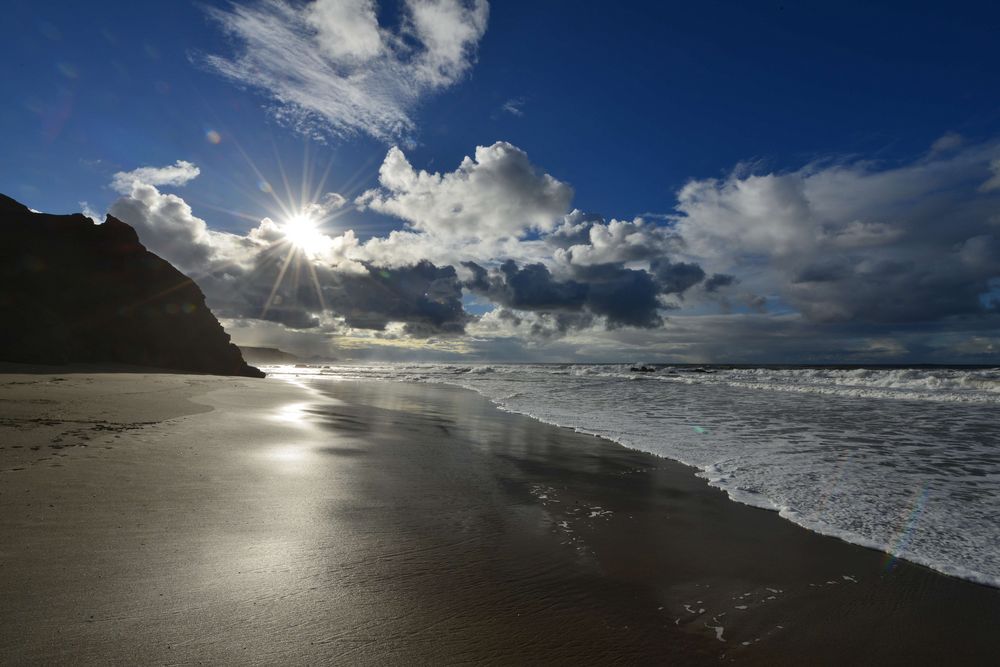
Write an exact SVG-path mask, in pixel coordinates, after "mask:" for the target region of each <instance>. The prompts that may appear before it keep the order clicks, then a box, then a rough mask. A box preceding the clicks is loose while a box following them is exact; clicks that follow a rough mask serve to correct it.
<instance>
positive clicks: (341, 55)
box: [205, 0, 489, 141]
mask: <svg viewBox="0 0 1000 667" xmlns="http://www.w3.org/2000/svg"><path fill="white" fill-rule="evenodd" d="M207 11H208V13H209V15H210V16H212V17H213V18H214V19H215V20H216V21H217V22H218V23H219V24H220V25H221V26H222V27H223V29H224V30H225V31H226V32H227V33H229V34H230V35H231V36H232V37H234V38H235V39H236V40H237V41H238V42H239V44H240V46H239V49H238V51H237V53H236V55H235V56H233V57H231V58H227V57H224V56H220V55H208V56H206V57H205V62H206V63H207V64H208V66H209V67H210V68H212V69H213V70H215V71H216V72H218V73H220V74H222V75H223V76H225V77H227V78H229V79H231V80H233V81H235V82H237V83H239V84H242V85H245V86H248V87H250V88H255V89H258V90H261V91H263V92H264V93H265V94H267V95H268V97H269V98H270V99H271V101H272V103H273V107H272V111H273V112H274V114H275V116H276V117H277V118H278V119H279V120H280V121H282V122H286V123H288V124H290V125H291V126H293V127H295V128H296V129H298V130H299V131H302V132H304V133H307V134H311V135H318V136H322V135H325V134H330V133H332V134H334V135H338V136H345V135H353V134H356V133H359V132H363V133H367V134H370V135H372V136H374V137H376V138H379V139H383V140H387V141H388V140H391V139H394V138H399V137H402V136H404V135H405V134H407V133H409V132H412V131H413V129H414V122H413V119H412V117H411V113H412V110H413V108H414V107H415V105H416V104H417V103H418V102H419V101H420V99H421V98H422V97H424V96H425V95H426V94H427V93H429V92H431V91H434V90H437V89H441V88H444V87H447V86H450V85H452V84H454V83H455V82H456V81H458V80H459V79H461V78H462V77H463V76H464V75H465V73H466V72H467V71H468V69H469V68H470V67H471V66H472V63H473V62H474V59H475V52H476V47H477V45H478V43H479V40H480V39H481V38H482V36H483V34H484V33H485V31H486V22H487V18H488V16H489V5H488V3H487V2H486V0H474V1H473V2H472V3H471V5H470V4H468V3H466V2H462V1H461V0H405V7H404V11H403V16H402V17H401V21H400V27H399V28H398V29H397V30H396V31H395V32H393V31H390V30H389V29H388V28H385V27H383V26H380V25H379V24H378V19H377V14H376V6H375V3H374V2H373V1H372V0H347V1H345V0H315V2H311V3H308V4H305V5H299V4H290V3H288V2H285V1H284V0H270V1H268V2H263V1H262V2H257V3H255V4H253V5H250V6H233V7H232V8H231V9H230V10H224V9H218V8H210V9H208V10H207Z"/></svg>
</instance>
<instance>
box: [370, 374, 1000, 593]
mask: <svg viewBox="0 0 1000 667" xmlns="http://www.w3.org/2000/svg"><path fill="white" fill-rule="evenodd" d="M371 381H372V382H381V381H385V382H409V383H412V384H418V385H419V384H424V383H420V382H414V381H409V380H406V381H399V380H371ZM439 384H444V385H447V386H451V387H457V388H460V389H463V390H467V391H472V392H474V393H476V394H477V395H478V396H481V397H482V398H484V399H485V400H487V401H489V402H490V404H492V405H493V406H494V407H496V408H497V409H498V410H500V411H502V412H507V413H510V414H513V415H518V416H521V417H527V418H528V419H533V420H535V421H537V422H540V423H542V424H546V425H549V426H554V427H556V428H562V429H566V430H569V431H572V432H574V433H578V434H581V435H585V436H589V437H594V438H600V439H601V440H605V441H607V442H609V443H611V444H614V445H616V446H618V447H624V448H625V449H628V450H631V451H635V452H639V453H641V454H648V455H650V456H653V457H656V458H658V459H663V460H665V461H670V462H671V463H677V464H679V465H682V466H684V467H685V468H688V469H689V470H690V472H691V474H692V475H693V476H695V477H697V478H698V479H701V480H704V481H705V483H706V484H707V485H708V486H709V487H711V488H713V489H716V490H718V491H721V492H722V493H724V494H725V495H726V497H727V498H728V499H729V500H730V501H731V502H734V503H736V504H738V505H743V506H746V507H752V508H754V509H759V510H763V511H766V512H774V513H775V514H777V515H778V516H780V517H781V518H782V519H784V520H785V521H788V522H790V523H792V524H793V525H795V526H797V527H799V528H802V529H803V530H807V531H809V532H812V533H816V534H817V535H822V536H824V537H832V538H834V539H837V540H839V541H841V542H844V543H846V544H850V545H851V546H855V547H861V548H863V549H869V550H871V551H876V552H878V553H880V554H882V555H883V556H885V557H886V558H887V559H891V560H894V561H895V560H901V561H906V562H907V563H910V564H911V565H917V566H919V567H923V568H926V569H928V570H931V571H932V572H934V573H935V574H938V575H941V576H945V577H951V578H954V579H958V580H961V581H965V582H968V583H972V584H977V585H979V586H985V587H987V588H992V589H997V590H1000V578H997V577H993V576H990V575H986V574H982V573H980V572H975V571H971V570H967V569H965V568H962V567H959V566H953V565H949V566H939V565H938V564H936V563H932V562H930V561H926V562H925V561H924V560H923V559H920V558H919V557H912V556H908V555H901V554H894V553H892V552H891V551H889V550H887V549H886V548H885V545H881V544H878V543H877V542H875V541H874V540H869V539H867V538H865V537H862V536H860V535H855V534H853V533H848V532H845V531H842V530H840V529H838V528H836V527H833V526H828V525H827V524H823V523H820V522H809V521H804V520H800V519H798V518H797V516H796V515H797V513H796V512H794V511H792V510H790V509H789V508H787V507H781V506H778V505H776V504H775V503H774V502H772V501H771V500H770V499H768V498H766V497H765V496H762V495H759V494H752V493H746V492H739V493H734V491H735V490H734V489H730V488H727V487H725V486H722V485H720V484H718V483H717V482H718V480H717V479H714V478H713V477H712V476H711V474H710V472H709V471H708V470H707V469H706V468H704V467H701V466H698V465H695V464H693V463H689V462H687V461H683V460H680V459H675V458H671V457H669V456H666V455H662V454H658V453H656V452H650V451H646V450H644V449H640V448H639V447H636V446H633V445H630V444H628V443H626V442H622V441H619V440H616V439H614V438H610V437H608V436H606V435H602V434H600V433H595V432H593V431H590V430H588V429H586V428H581V427H577V426H570V425H567V424H560V423H557V422H554V421H549V420H546V419H543V418H541V417H539V416H537V415H534V414H531V413H528V412H520V411H518V410H514V409H512V408H508V407H507V406H504V405H501V404H500V403H499V402H497V401H495V400H494V399H492V398H490V397H489V396H487V395H486V394H484V393H482V392H480V391H479V390H478V389H475V388H474V387H467V386H465V385H462V384H459V383H451V382H440V383H439ZM740 494H742V496H743V497H742V498H741V497H739V495H740ZM758 498H759V500H758ZM945 567H947V568H948V569H945ZM949 570H950V571H949ZM958 570H961V571H962V573H959V572H958Z"/></svg>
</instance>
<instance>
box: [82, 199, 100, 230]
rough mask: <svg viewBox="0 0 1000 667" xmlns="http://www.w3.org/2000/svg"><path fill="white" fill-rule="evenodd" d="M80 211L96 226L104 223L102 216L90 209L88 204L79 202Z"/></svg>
mask: <svg viewBox="0 0 1000 667" xmlns="http://www.w3.org/2000/svg"><path fill="white" fill-rule="evenodd" d="M80 210H81V211H82V212H83V214H84V215H85V216H87V217H88V218H90V219H91V220H93V221H94V222H95V223H97V224H98V225H99V224H101V223H102V222H104V216H103V215H101V214H100V213H98V212H97V211H95V210H94V209H93V208H91V206H90V204H88V203H87V202H85V201H82V202H80Z"/></svg>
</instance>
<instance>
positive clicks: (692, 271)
mask: <svg viewBox="0 0 1000 667" xmlns="http://www.w3.org/2000/svg"><path fill="white" fill-rule="evenodd" d="M649 270H650V271H651V272H652V274H653V275H654V276H655V277H656V283H657V285H658V286H659V288H660V292H662V293H664V294H682V293H684V292H685V291H686V290H688V289H689V288H691V287H694V286H695V285H697V284H698V283H700V282H701V281H702V280H704V279H705V271H704V270H703V269H702V268H701V267H700V266H698V265H697V264H688V263H684V262H677V263H672V262H670V260H667V259H655V260H653V262H652V263H651V264H650V267H649Z"/></svg>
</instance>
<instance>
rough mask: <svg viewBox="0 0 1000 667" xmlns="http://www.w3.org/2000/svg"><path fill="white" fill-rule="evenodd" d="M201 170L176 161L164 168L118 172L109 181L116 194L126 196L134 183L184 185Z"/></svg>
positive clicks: (141, 168) (184, 161)
mask: <svg viewBox="0 0 1000 667" xmlns="http://www.w3.org/2000/svg"><path fill="white" fill-rule="evenodd" d="M200 173H201V170H200V169H198V167H196V166H195V165H193V164H191V163H190V162H188V161H186V160H178V161H177V162H175V163H174V164H172V165H168V166H166V167H139V168H138V169H133V170H132V171H119V172H117V173H116V174H115V175H114V176H113V177H112V179H111V187H112V188H114V189H115V191H116V192H120V193H122V194H127V193H129V192H131V190H132V187H133V186H134V185H135V184H136V183H144V184H146V185H173V186H180V185H184V184H185V183H187V182H188V181H191V180H193V179H195V178H197V177H198V174H200Z"/></svg>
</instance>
